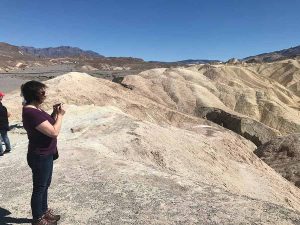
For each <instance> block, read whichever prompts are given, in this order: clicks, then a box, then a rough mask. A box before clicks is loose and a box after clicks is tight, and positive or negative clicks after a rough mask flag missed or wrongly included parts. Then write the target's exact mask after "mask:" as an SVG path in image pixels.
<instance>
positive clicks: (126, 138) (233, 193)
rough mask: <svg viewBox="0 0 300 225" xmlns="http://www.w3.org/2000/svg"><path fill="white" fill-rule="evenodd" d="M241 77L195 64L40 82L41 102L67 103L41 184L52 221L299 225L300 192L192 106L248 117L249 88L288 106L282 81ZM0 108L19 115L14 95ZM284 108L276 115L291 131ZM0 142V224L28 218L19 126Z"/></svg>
mask: <svg viewBox="0 0 300 225" xmlns="http://www.w3.org/2000/svg"><path fill="white" fill-rule="evenodd" d="M224 71H226V72H228V71H230V72H231V73H228V74H230V76H229V75H227V76H225V74H223V73H224ZM252 73H253V72H245V70H244V69H239V68H236V67H233V66H228V65H226V66H220V67H212V68H211V67H207V68H205V67H203V66H194V67H191V68H188V69H186V68H172V69H163V68H160V69H155V70H149V71H146V72H143V73H141V74H139V75H138V76H127V77H125V78H124V79H123V81H122V82H121V84H123V85H121V84H118V83H114V82H111V81H109V80H105V79H99V78H95V77H92V76H89V75H87V74H83V73H69V74H65V75H63V76H59V77H57V78H54V79H51V80H49V81H46V82H45V83H46V85H47V86H48V90H47V101H46V102H45V104H44V108H45V109H46V110H49V109H51V106H52V104H54V103H57V102H63V103H65V104H66V107H67V113H66V116H65V119H64V124H63V129H62V132H61V135H60V137H59V151H60V158H59V160H58V161H57V162H56V163H55V174H54V180H53V185H52V188H51V190H50V199H51V205H52V206H53V207H54V208H56V209H58V210H59V211H60V212H61V213H62V214H63V219H62V223H63V224H70V225H71V224H93V223H94V224H124V223H125V224H126V223H127V224H146V223H147V224H176V223H177V224H232V223H234V224H254V223H261V224H278V225H279V224H299V223H300V190H299V189H298V188H297V187H296V186H294V185H292V184H291V183H290V182H288V181H287V180H285V179H284V178H283V177H281V176H280V175H279V174H278V173H276V172H275V171H274V170H273V169H272V168H271V167H269V166H268V165H267V164H265V163H264V162H263V161H261V160H260V159H259V158H258V157H257V156H256V155H255V154H254V153H253V151H254V150H255V149H256V146H255V145H254V144H253V143H252V142H250V141H248V140H246V139H245V138H243V137H241V136H240V135H238V134H236V133H234V132H232V131H230V130H228V129H225V128H223V127H222V126H218V125H217V124H215V123H212V122H210V121H208V120H206V119H205V118H201V117H200V116H199V114H198V113H196V112H195V109H197V110H200V109H201V107H216V108H218V109H222V110H224V111H226V112H228V113H230V114H232V115H234V116H239V117H243V118H249V119H251V120H252V121H257V120H259V119H260V118H261V114H260V113H261V111H259V108H255V107H257V105H260V106H264V105H262V103H260V102H259V101H258V99H253V96H256V95H250V97H248V93H253V92H254V88H258V90H259V91H260V92H263V93H264V94H263V95H262V97H261V98H262V100H261V102H263V103H265V102H268V103H269V104H270V105H271V106H272V107H270V108H268V109H272V108H276V107H277V108H280V107H282V108H283V109H290V105H294V104H296V103H297V100H298V97H297V96H296V95H294V94H293V93H292V92H291V91H289V90H287V89H286V88H285V87H284V86H281V85H279V84H278V83H277V82H275V81H274V82H273V83H272V81H271V80H270V79H269V78H260V77H259V76H254V77H252ZM215 75H218V76H215ZM217 79H219V81H222V82H216V80H217ZM231 79H235V80H236V81H235V83H233V81H232V80H231ZM276 85H277V86H279V87H280V90H279V91H277V90H275V89H276V87H277V86H276ZM222 91H223V92H222ZM226 93H227V96H226ZM230 93H236V94H234V95H233V97H231V98H230ZM241 93H245V94H244V97H243V98H244V99H245V100H247V101H245V102H247V104H246V105H247V107H249V106H252V107H253V109H251V107H250V110H248V111H249V113H248V114H247V113H245V114H246V115H245V114H243V113H242V112H248V111H247V110H246V106H244V104H242V101H241V100H240V102H239V103H237V102H238V101H237V100H239V99H241V98H242V97H240V96H239V94H241ZM254 93H255V92H254ZM274 93H277V95H276V94H274ZM278 93H279V94H278ZM287 93H288V94H287ZM246 94H247V95H246ZM278 95H280V96H281V95H284V98H280V99H279V98H278ZM283 99H285V100H284V101H283ZM253 100H255V101H258V104H257V105H255V104H253ZM4 104H5V105H7V107H8V108H9V109H10V111H11V112H12V113H13V121H12V123H19V122H20V113H21V97H20V93H19V91H18V90H16V91H14V92H12V93H9V94H8V95H7V96H6V98H5V101H4ZM235 105H239V107H232V106H235ZM237 109H238V110H237ZM280 109H281V108H280ZM291 109H292V108H291ZM278 111H279V110H278ZM278 111H275V112H273V113H274V115H276V113H278V114H279V113H281V111H279V112H278ZM262 112H263V111H262ZM271 112H272V111H271ZM292 113H293V111H291V115H290V114H279V115H280V116H281V117H282V118H283V119H282V120H283V123H288V122H289V123H291V124H294V126H295V127H296V128H297V126H298V120H296V118H293V116H292V115H294V114H292ZM271 115H273V114H271ZM292 119H293V120H292ZM273 120H274V119H273V118H272V117H271V118H270V121H273ZM257 122H258V121H257ZM269 125H272V123H270V124H269ZM261 126H266V125H264V124H262V123H261ZM266 127H269V126H266ZM274 127H276V128H281V127H280V126H274ZM266 129H267V128H266ZM268 129H269V130H274V132H275V131H276V130H275V129H274V128H271V126H270V127H269V128H268ZM278 130H279V131H280V132H282V133H284V132H291V131H290V130H288V131H287V130H286V128H285V129H283V128H281V129H278ZM277 132H278V131H277ZM11 140H12V143H13V146H15V148H14V151H13V152H12V153H10V154H7V155H5V156H4V157H3V158H1V164H0V165H1V166H0V170H1V173H0V177H1V180H2V181H3V182H1V184H0V188H1V190H2V192H1V197H2V200H1V207H2V208H3V209H5V210H7V211H9V212H11V214H10V215H8V214H7V216H6V217H5V218H4V219H3V221H6V222H7V223H8V222H9V221H13V220H14V219H16V218H24V217H27V218H29V217H30V209H29V205H28V202H29V198H30V186H31V183H30V179H31V177H30V171H29V168H28V166H27V165H26V160H25V157H26V144H27V138H26V134H25V133H24V130H23V129H22V128H21V127H18V126H16V127H15V128H14V129H13V130H12V131H11ZM2 170H3V172H2ZM4 171H5V172H4ZM13 187H18V188H13ZM26 205H27V207H26Z"/></svg>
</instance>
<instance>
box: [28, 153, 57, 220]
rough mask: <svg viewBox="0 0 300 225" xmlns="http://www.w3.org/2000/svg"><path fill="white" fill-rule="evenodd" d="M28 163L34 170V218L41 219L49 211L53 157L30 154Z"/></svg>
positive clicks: (32, 196)
mask: <svg viewBox="0 0 300 225" xmlns="http://www.w3.org/2000/svg"><path fill="white" fill-rule="evenodd" d="M27 163H28V165H29V167H30V168H31V170H32V181H33V190H32V195H31V211H32V217H33V219H39V218H41V217H42V216H43V214H44V213H45V212H46V211H47V210H48V188H49V186H50V184H51V179H52V172H53V155H46V156H41V155H37V154H32V153H29V154H27Z"/></svg>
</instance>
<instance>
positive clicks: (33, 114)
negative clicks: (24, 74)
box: [21, 81, 65, 225]
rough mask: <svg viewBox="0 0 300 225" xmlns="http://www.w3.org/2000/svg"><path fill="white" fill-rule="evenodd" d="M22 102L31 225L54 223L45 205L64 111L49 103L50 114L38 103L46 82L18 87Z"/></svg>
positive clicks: (44, 94)
mask: <svg viewBox="0 0 300 225" xmlns="http://www.w3.org/2000/svg"><path fill="white" fill-rule="evenodd" d="M21 92H22V96H23V97H24V100H25V104H24V105H23V112H22V118H23V125H24V128H25V130H26V131H27V135H28V139H29V144H28V154H27V162H28V165H29V167H30V168H31V170H32V180H33V191H32V196H31V210H32V217H33V222H32V224H34V225H55V224H57V221H58V220H59V219H60V216H59V215H54V214H53V213H52V211H51V210H50V209H49V208H48V187H49V186H50V183H51V178H52V172H53V157H54V156H55V155H56V154H57V147H56V145H57V136H58V134H59V132H60V129H61V124H62V118H63V115H64V114H65V110H64V109H63V108H62V106H61V104H60V105H55V106H53V115H54V116H53V117H51V116H50V115H49V114H48V113H46V112H45V111H43V110H42V109H41V108H40V106H41V104H42V103H43V102H44V101H45V99H46V85H45V84H43V83H41V82H38V81H29V82H27V83H25V84H23V85H22V87H21Z"/></svg>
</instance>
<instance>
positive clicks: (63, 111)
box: [57, 104, 66, 116]
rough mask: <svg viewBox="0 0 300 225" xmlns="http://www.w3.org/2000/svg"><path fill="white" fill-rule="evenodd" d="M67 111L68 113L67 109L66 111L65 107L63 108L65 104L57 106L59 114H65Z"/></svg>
mask: <svg viewBox="0 0 300 225" xmlns="http://www.w3.org/2000/svg"><path fill="white" fill-rule="evenodd" d="M65 113H66V111H65V109H64V108H63V104H60V105H59V106H58V107H57V114H58V115H61V116H63V115H65Z"/></svg>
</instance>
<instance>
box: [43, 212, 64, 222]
mask: <svg viewBox="0 0 300 225" xmlns="http://www.w3.org/2000/svg"><path fill="white" fill-rule="evenodd" d="M44 217H45V218H46V219H47V220H49V221H59V220H60V215H55V214H54V213H53V211H52V209H48V210H47V211H46V212H45V214H44Z"/></svg>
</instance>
